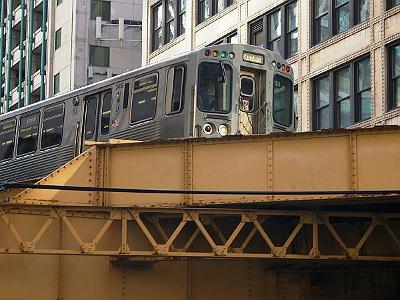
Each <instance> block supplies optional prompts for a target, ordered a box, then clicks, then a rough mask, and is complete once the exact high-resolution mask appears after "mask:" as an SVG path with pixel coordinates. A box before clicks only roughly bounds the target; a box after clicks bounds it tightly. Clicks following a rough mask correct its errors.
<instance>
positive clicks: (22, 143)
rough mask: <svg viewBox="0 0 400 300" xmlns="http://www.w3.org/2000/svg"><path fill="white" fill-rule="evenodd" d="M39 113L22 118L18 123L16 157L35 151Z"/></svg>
mask: <svg viewBox="0 0 400 300" xmlns="http://www.w3.org/2000/svg"><path fill="white" fill-rule="evenodd" d="M39 118H40V113H39V112H37V113H33V114H30V115H25V116H22V117H21V119H20V123H19V133H18V144H17V155H24V154H29V153H33V152H35V151H36V149H37V144H38V133H39Z"/></svg>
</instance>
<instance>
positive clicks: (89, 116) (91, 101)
mask: <svg viewBox="0 0 400 300" xmlns="http://www.w3.org/2000/svg"><path fill="white" fill-rule="evenodd" d="M96 123H97V97H96V96H91V97H90V98H88V99H87V100H86V116H85V139H86V140H90V139H92V138H94V136H95V132H96Z"/></svg>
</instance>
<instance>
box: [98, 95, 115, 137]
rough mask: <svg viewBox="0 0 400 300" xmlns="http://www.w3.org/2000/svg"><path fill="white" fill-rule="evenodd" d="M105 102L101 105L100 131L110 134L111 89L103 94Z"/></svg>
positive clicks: (103, 133)
mask: <svg viewBox="0 0 400 300" xmlns="http://www.w3.org/2000/svg"><path fill="white" fill-rule="evenodd" d="M102 97H103V102H102V107H101V121H100V132H101V134H102V135H105V134H108V133H109V131H110V117H111V100H112V93H111V91H109V92H106V93H105V94H103V95H102Z"/></svg>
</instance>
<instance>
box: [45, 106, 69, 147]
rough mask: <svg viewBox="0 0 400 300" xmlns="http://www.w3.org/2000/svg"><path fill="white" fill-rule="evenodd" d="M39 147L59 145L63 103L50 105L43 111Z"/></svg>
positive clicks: (62, 122)
mask: <svg viewBox="0 0 400 300" xmlns="http://www.w3.org/2000/svg"><path fill="white" fill-rule="evenodd" d="M42 122H43V125H42V138H41V140H40V145H41V149H46V148H51V147H57V146H59V145H61V142H62V136H63V125H64V105H63V104H61V105H57V106H55V107H50V108H47V109H45V110H44V112H43V121H42Z"/></svg>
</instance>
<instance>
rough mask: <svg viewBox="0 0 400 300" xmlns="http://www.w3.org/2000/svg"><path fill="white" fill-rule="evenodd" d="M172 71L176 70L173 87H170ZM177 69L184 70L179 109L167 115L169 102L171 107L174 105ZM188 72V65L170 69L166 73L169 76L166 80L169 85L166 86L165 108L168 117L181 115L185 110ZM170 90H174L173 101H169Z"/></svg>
mask: <svg viewBox="0 0 400 300" xmlns="http://www.w3.org/2000/svg"><path fill="white" fill-rule="evenodd" d="M172 69H173V70H174V75H173V79H172V86H171V87H170V86H169V85H168V83H169V80H168V76H169V71H170V70H172ZM177 69H181V70H182V82H181V86H180V101H179V109H178V110H176V111H172V109H171V112H170V113H167V107H168V106H167V104H168V102H169V104H170V106H171V105H172V103H173V95H174V83H175V70H177ZM186 70H187V67H186V64H179V65H176V66H172V67H170V68H169V69H168V71H167V73H166V74H167V80H166V83H167V84H166V93H165V101H164V107H165V110H164V112H165V115H166V116H173V115H176V114H179V113H181V112H182V111H183V108H184V107H185V85H186V79H187V75H186ZM170 88H172V93H171V99H168V98H169V95H168V94H169V93H168V90H169V89H170Z"/></svg>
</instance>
